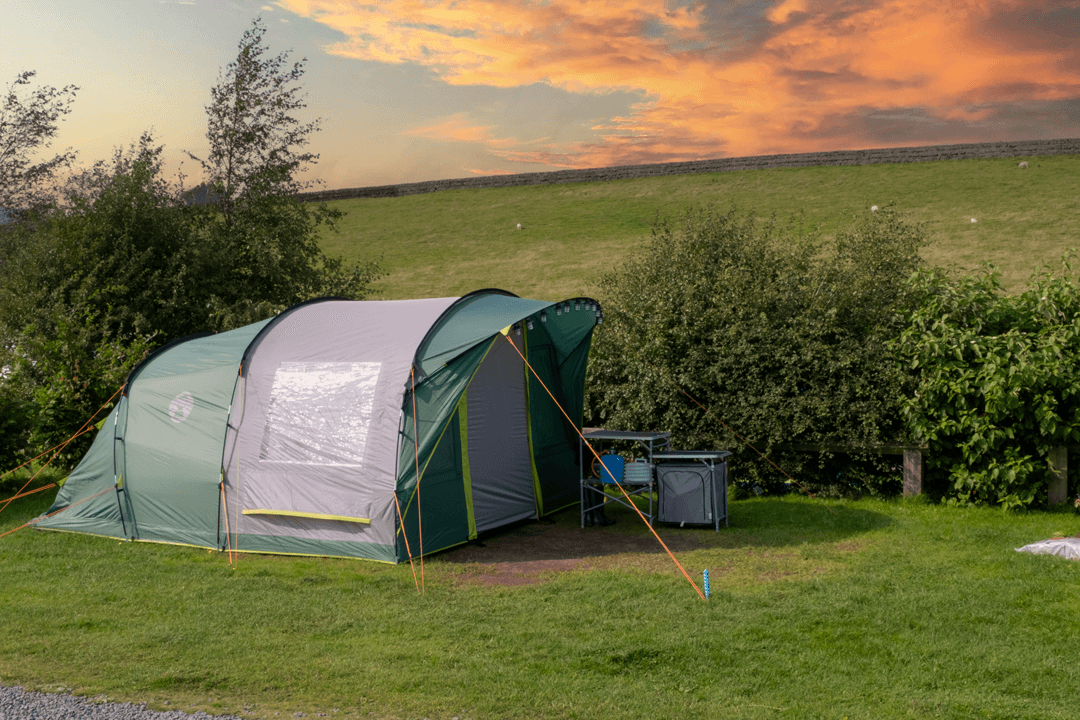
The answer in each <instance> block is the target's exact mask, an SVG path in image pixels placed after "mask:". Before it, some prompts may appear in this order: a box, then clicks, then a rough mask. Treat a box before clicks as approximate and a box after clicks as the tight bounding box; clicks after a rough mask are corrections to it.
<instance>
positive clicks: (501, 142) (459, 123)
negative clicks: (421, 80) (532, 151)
mask: <svg viewBox="0 0 1080 720" xmlns="http://www.w3.org/2000/svg"><path fill="white" fill-rule="evenodd" d="M493 129H494V127H493V126H487V127H481V126H477V125H469V124H468V123H467V122H466V120H465V114H464V113H458V114H457V115H453V116H451V117H449V118H447V119H446V120H444V121H443V122H440V123H436V124H434V125H427V126H425V127H419V128H412V129H410V130H405V131H404V132H402V133H401V134H402V135H405V136H407V137H422V138H428V139H431V140H454V141H458V142H475V143H483V144H485V145H489V146H492V147H504V146H507V145H513V144H515V142H516V141H515V140H513V139H510V138H493V137H491V134H490V132H491V130H493Z"/></svg>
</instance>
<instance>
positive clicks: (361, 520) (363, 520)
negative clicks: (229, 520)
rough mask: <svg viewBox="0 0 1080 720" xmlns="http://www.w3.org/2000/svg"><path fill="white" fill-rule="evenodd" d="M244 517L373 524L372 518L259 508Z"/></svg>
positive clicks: (245, 512) (246, 512)
mask: <svg viewBox="0 0 1080 720" xmlns="http://www.w3.org/2000/svg"><path fill="white" fill-rule="evenodd" d="M244 515H284V516H285V517H299V518H311V519H312V520H337V521H339V522H353V523H362V524H364V525H370V524H371V519H370V518H362V517H349V516H347V515H326V514H324V513H306V512H296V511H295V510H266V509H263V508H257V509H254V510H244Z"/></svg>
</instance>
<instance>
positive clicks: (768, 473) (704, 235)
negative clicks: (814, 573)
mask: <svg viewBox="0 0 1080 720" xmlns="http://www.w3.org/2000/svg"><path fill="white" fill-rule="evenodd" d="M922 241H923V235H922V233H921V231H920V230H919V228H917V227H913V226H911V225H908V224H906V223H904V222H902V221H901V220H900V218H899V217H898V216H897V215H896V213H894V212H892V211H889V210H882V211H879V212H877V213H872V214H869V213H868V214H866V215H864V216H862V217H860V218H857V219H855V220H854V221H853V222H852V223H851V224H850V225H849V226H848V227H847V228H846V229H844V230H843V231H841V232H839V233H837V235H836V237H835V238H833V239H827V238H823V237H821V236H820V235H819V234H818V233H817V232H816V230H814V229H812V228H810V229H808V228H804V227H803V226H802V224H801V222H800V221H799V219H798V218H797V217H796V218H793V219H792V221H791V222H790V223H788V224H786V225H784V224H781V223H778V222H776V221H775V220H774V221H769V222H764V223H763V222H760V221H758V220H757V219H755V218H754V216H753V213H746V214H744V213H741V212H739V211H738V210H737V209H734V208H733V209H732V210H731V211H730V212H727V213H722V212H717V211H715V210H713V209H698V210H693V211H690V212H688V213H687V214H686V217H685V218H684V219H683V221H682V222H681V223H679V224H677V225H673V224H671V223H667V222H665V223H661V224H659V225H658V226H657V227H656V229H655V230H654V237H653V242H652V243H651V244H650V245H649V246H648V247H646V248H645V249H644V250H643V251H642V252H640V253H638V254H636V255H635V256H633V257H632V258H631V259H630V260H629V261H628V263H627V264H626V265H625V266H624V267H623V268H622V269H620V270H618V271H616V272H614V273H611V274H609V275H607V276H604V277H602V278H601V281H600V288H601V297H602V298H603V299H604V310H605V313H604V314H605V320H606V322H605V323H604V325H603V326H601V329H600V330H599V331H598V332H597V336H596V340H595V343H594V347H593V355H592V357H591V360H590V364H589V379H588V388H589V390H588V392H589V407H590V412H591V413H592V417H591V418H590V419H589V420H588V422H590V423H591V424H594V425H596V426H603V425H604V424H609V423H610V424H612V425H613V426H615V427H625V428H632V429H633V428H637V429H649V428H664V429H670V430H671V431H672V432H673V434H674V437H676V438H678V442H679V443H680V445H681V446H682V447H697V448H723V447H726V448H729V449H731V450H733V451H734V452H735V458H734V467H736V468H737V473H738V475H739V477H740V479H742V480H750V479H752V480H753V481H754V482H756V483H758V484H759V485H760V486H762V487H765V488H774V489H780V487H782V486H781V483H783V482H784V480H785V478H783V477H782V476H781V475H779V473H777V472H776V471H775V470H774V469H773V468H772V466H770V465H768V464H766V463H764V462H763V461H761V460H760V458H759V456H757V454H756V453H754V452H753V451H751V450H749V449H748V448H747V447H746V445H744V444H743V443H742V442H741V441H739V440H737V439H736V438H735V437H734V436H733V435H732V434H731V433H730V432H729V431H728V430H727V429H726V428H725V427H723V426H722V425H720V424H719V423H717V422H716V421H715V420H714V419H713V418H712V417H710V416H709V415H707V414H705V413H704V412H703V411H702V410H701V409H700V408H698V407H697V406H696V405H695V404H693V403H692V402H690V401H689V400H688V399H686V398H685V396H683V395H682V394H681V393H680V391H679V387H681V388H683V389H685V390H686V391H687V392H689V393H690V394H691V395H693V396H694V397H695V398H697V399H698V400H700V401H701V402H702V403H703V404H704V405H705V406H706V407H709V408H711V409H712V412H713V414H714V415H716V416H717V417H718V418H719V419H721V420H722V421H723V422H725V423H727V425H728V426H729V427H730V428H732V429H733V430H735V431H736V432H738V433H739V434H740V435H741V436H743V437H744V438H746V439H748V440H749V441H750V442H752V443H753V444H754V447H756V448H758V449H761V450H763V451H765V452H766V454H768V455H770V457H773V458H774V459H775V460H777V461H778V462H779V463H780V464H781V466H782V467H784V468H785V470H786V471H787V472H788V473H789V474H791V475H793V476H794V477H795V478H796V479H798V480H799V482H801V483H802V484H804V485H809V486H811V487H816V488H817V489H823V488H825V487H828V486H835V485H836V481H837V474H838V473H843V474H842V475H841V478H842V479H841V483H842V485H843V486H845V487H848V485H847V481H848V479H849V478H850V477H852V475H853V474H854V475H855V477H856V478H857V479H858V480H860V481H862V483H863V484H862V485H861V487H860V489H866V488H869V489H871V490H873V491H882V492H889V491H890V490H892V489H894V488H891V487H888V486H885V487H882V486H881V485H880V481H881V479H883V478H884V477H885V476H884V475H882V473H881V472H880V470H882V469H883V468H877V467H875V465H874V462H875V461H874V458H873V457H871V456H870V455H867V456H865V457H859V456H856V457H854V458H852V457H851V456H847V455H843V456H839V455H838V456H836V457H831V456H829V455H828V454H823V455H819V456H817V457H815V456H813V455H808V454H806V453H790V454H787V455H785V454H783V452H782V451H781V449H780V447H778V446H784V445H787V446H791V445H796V444H815V445H829V444H839V445H845V446H853V447H856V448H858V447H863V448H866V447H869V446H873V445H878V444H883V443H889V442H896V441H898V440H901V439H902V437H901V436H902V435H903V433H904V426H903V422H902V418H901V414H900V408H899V403H900V398H901V397H903V396H904V395H905V393H906V385H905V383H907V382H908V379H907V376H906V375H905V374H904V373H903V372H902V371H901V370H900V369H899V367H898V366H897V364H896V363H895V361H894V359H893V352H892V351H891V350H890V349H889V347H888V344H887V343H888V342H889V340H890V339H892V338H894V337H896V336H897V335H898V334H899V332H900V329H901V322H902V313H901V312H900V311H901V310H902V309H903V308H905V307H909V306H910V305H911V303H912V302H913V301H912V299H911V298H910V297H909V292H908V285H907V283H906V280H907V278H908V277H909V276H910V275H911V273H912V272H914V270H915V269H916V268H917V267H918V266H919V262H920V261H919V255H918V249H919V246H920V244H921V243H922ZM676 384H677V386H678V387H677V386H676ZM890 482H891V481H890Z"/></svg>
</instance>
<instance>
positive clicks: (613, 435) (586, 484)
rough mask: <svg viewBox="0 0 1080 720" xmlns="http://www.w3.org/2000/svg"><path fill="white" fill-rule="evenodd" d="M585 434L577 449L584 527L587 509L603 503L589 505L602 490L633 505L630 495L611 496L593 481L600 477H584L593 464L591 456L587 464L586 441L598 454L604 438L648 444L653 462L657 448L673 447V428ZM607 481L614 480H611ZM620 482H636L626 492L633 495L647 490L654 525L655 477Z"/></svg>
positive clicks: (643, 445)
mask: <svg viewBox="0 0 1080 720" xmlns="http://www.w3.org/2000/svg"><path fill="white" fill-rule="evenodd" d="M582 437H583V438H584V439H583V440H580V441H579V442H578V450H579V452H580V460H581V527H585V513H586V512H588V511H589V510H594V509H596V508H598V507H600V505H601V504H602V503H597V504H595V505H589V504H588V503H589V502H592V500H594V499H597V496H599V495H601V494H602V495H604V497H605V498H610V499H613V500H614V501H615V502H618V503H621V504H623V505H626V506H627V507H630V508H633V507H634V505H633V504H632V502H631V500H629V499H627V498H626V497H619V496H617V495H616V496H614V497H611V496H608V495H607V493H605V492H604V490H603V485H601V487H599V488H597V487H595V486H594V485H593V483H594V482H596V483H598V484H599V483H601V481H600V480H597V479H594V478H587V477H585V475H586V472H585V468H586V467H591V466H592V461H591V460H590V462H589V463H588V464H586V462H585V453H586V450H585V443H586V442H588V443H589V444H590V445H592V447H593V449H594V450H596V453H597V454H598V455H599V454H600V451H601V450H602V449H603V446H604V441H605V440H607V441H616V440H624V441H629V442H636V443H638V444H639V445H641V446H642V447H643V448H645V452H646V453H647V454H648V458H649V459H648V462H649V465H652V463H653V453H654V452H658V451H659V450H660V448H670V447H671V432H670V431H663V432H634V431H631V430H586V431H585V432H583V433H582ZM589 455H590V456H591V455H592V453H589ZM608 484H611V483H610V482H609V483H608ZM621 484H622V485H624V486H626V485H632V486H634V489H633V490H627V491H626V494H627V495H628V496H630V497H631V498H632V497H633V496H634V495H641V494H646V493H647V494H648V496H649V513H648V515H646V517H647V518H648V520H649V524H650V525H652V523H653V520H654V519H655V517H656V513H655V511H654V509H653V489H654V486H655V478H654V477H648V478H643V479H641V480H640V481H631V482H625V481H624V482H622V483H621Z"/></svg>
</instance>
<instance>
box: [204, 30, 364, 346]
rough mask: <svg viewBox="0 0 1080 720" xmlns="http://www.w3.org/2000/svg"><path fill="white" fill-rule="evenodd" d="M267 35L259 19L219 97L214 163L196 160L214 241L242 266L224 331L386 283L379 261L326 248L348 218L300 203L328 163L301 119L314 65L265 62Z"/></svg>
mask: <svg viewBox="0 0 1080 720" xmlns="http://www.w3.org/2000/svg"><path fill="white" fill-rule="evenodd" d="M265 33H266V28H265V27H264V26H263V24H262V20H261V18H256V20H255V21H254V22H253V24H252V27H251V28H250V29H249V30H247V31H246V32H245V33H244V35H243V37H242V38H241V40H240V44H239V52H238V53H237V57H236V59H235V60H234V61H233V62H231V63H229V64H228V65H227V66H226V68H225V71H224V73H223V74H222V75H221V76H220V77H219V80H218V84H217V85H216V86H215V87H214V88H213V89H212V90H211V103H210V105H208V106H207V107H206V111H207V115H208V125H207V133H206V137H207V139H208V140H209V141H210V152H209V154H208V155H207V156H206V159H205V160H204V159H200V158H199V157H196V156H195V155H193V154H192V153H190V152H189V153H187V154H188V156H189V157H191V158H192V159H193V160H195V161H197V162H198V163H199V164H200V165H201V166H202V169H203V171H204V172H205V174H206V182H205V183H204V184H203V185H202V186H200V187H199V188H198V189H199V193H198V196H199V197H200V198H203V199H205V200H207V201H208V202H206V203H205V204H203V205H201V206H200V207H202V208H204V209H208V210H210V211H212V212H208V213H204V215H203V218H204V220H205V222H204V224H203V235H204V238H205V239H206V241H208V242H210V243H211V244H212V245H214V246H216V247H220V248H222V249H223V251H224V252H225V253H226V254H227V255H228V256H229V257H230V258H231V261H232V262H234V263H236V265H237V274H236V277H234V278H233V279H232V282H231V283H230V284H228V285H222V286H220V287H219V292H218V294H217V295H216V296H215V297H214V298H213V300H212V303H211V305H212V307H211V309H212V310H213V312H214V318H215V320H214V322H215V326H216V327H218V328H222V329H223V328H228V327H235V326H237V325H241V324H244V323H246V322H251V321H254V320H257V319H260V318H262V317H265V316H267V315H270V314H273V313H275V312H278V311H280V310H281V309H283V308H285V307H287V306H288V305H291V304H293V303H296V302H300V301H302V300H306V299H309V298H311V297H316V296H320V295H337V296H341V297H348V298H353V299H360V298H363V297H364V296H365V295H366V294H367V292H368V285H369V283H370V282H371V281H373V280H374V279H375V278H377V277H378V275H379V269H378V266H377V265H376V264H375V263H374V262H370V263H368V264H366V265H360V264H357V265H355V266H353V267H351V268H347V267H345V266H344V265H343V264H342V263H341V262H340V260H338V259H336V258H329V257H327V256H326V255H324V254H323V252H322V250H321V248H320V247H319V228H320V227H321V226H323V225H326V226H327V227H328V228H329V229H335V228H336V221H337V220H338V219H339V218H340V217H342V213H341V212H340V211H338V210H331V209H330V208H328V207H327V206H326V205H325V204H319V205H309V204H305V203H303V202H301V201H300V200H299V199H298V198H297V193H298V192H300V191H301V190H304V189H306V188H308V187H310V186H311V185H312V184H313V182H311V181H301V180H299V179H298V178H297V174H298V173H300V172H302V171H303V170H304V169H306V167H307V166H309V165H311V164H314V163H315V162H316V161H317V160H318V155H314V154H312V153H310V152H304V151H303V147H304V146H305V145H307V143H308V138H309V136H310V135H311V134H312V133H314V132H316V131H317V130H318V129H319V124H320V120H314V121H311V122H308V123H301V122H300V121H299V120H298V119H297V118H296V117H295V116H294V113H295V112H296V111H297V110H300V109H302V108H304V107H306V104H305V103H304V100H303V96H302V94H301V88H300V86H298V85H297V84H296V83H298V82H299V81H300V79H301V77H302V76H303V72H304V69H303V67H304V62H306V59H303V60H301V61H300V62H297V63H294V64H293V65H292V66H291V67H289V66H288V62H287V59H288V53H281V54H279V55H277V56H275V57H272V58H268V57H265V56H266V54H267V48H266V47H265V46H264V44H263V36H264V35H265Z"/></svg>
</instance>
